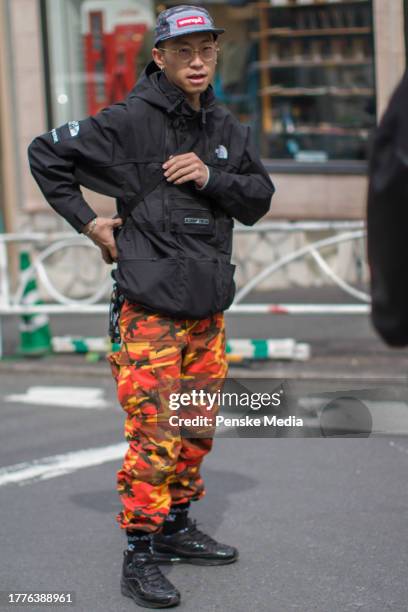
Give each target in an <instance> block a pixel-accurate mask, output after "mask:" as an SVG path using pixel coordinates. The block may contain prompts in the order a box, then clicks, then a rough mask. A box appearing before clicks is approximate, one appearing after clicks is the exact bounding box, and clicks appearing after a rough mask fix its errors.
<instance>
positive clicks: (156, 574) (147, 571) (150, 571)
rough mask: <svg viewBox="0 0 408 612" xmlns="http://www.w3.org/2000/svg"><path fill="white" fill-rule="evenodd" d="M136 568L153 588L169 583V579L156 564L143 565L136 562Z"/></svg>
mask: <svg viewBox="0 0 408 612" xmlns="http://www.w3.org/2000/svg"><path fill="white" fill-rule="evenodd" d="M134 563H135V565H136V567H137V568H138V570H139V571H140V573H141V574H142V575H143V576H144V577H145V578H146V579H147V581H148V582H149V584H151V585H152V586H153V587H160V586H164V584H167V583H168V580H167V578H166V577H165V576H164V574H163V573H162V571H161V570H160V568H159V567H158V566H157V565H155V564H154V563H143V562H137V561H136V560H135V561H134Z"/></svg>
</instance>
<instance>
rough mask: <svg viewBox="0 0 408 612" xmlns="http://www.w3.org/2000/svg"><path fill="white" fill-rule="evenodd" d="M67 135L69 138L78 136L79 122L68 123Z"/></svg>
mask: <svg viewBox="0 0 408 612" xmlns="http://www.w3.org/2000/svg"><path fill="white" fill-rule="evenodd" d="M68 128H69V133H70V134H71V136H78V134H79V121H69V122H68Z"/></svg>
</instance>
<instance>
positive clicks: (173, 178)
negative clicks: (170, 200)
mask: <svg viewBox="0 0 408 612" xmlns="http://www.w3.org/2000/svg"><path fill="white" fill-rule="evenodd" d="M162 167H163V169H164V176H165V177H166V178H167V180H168V181H169V182H170V183H174V184H175V185H181V184H182V183H186V182H187V181H194V182H195V184H196V185H197V187H198V188H201V187H202V186H203V185H204V184H205V183H206V182H207V179H208V168H207V166H206V165H205V164H204V162H202V161H201V159H200V158H199V157H197V155H196V154H195V153H184V154H183V155H170V157H169V159H168V160H167V161H166V163H165V164H163V166H162Z"/></svg>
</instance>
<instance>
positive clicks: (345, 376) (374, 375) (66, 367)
mask: <svg viewBox="0 0 408 612" xmlns="http://www.w3.org/2000/svg"><path fill="white" fill-rule="evenodd" d="M254 365H255V364H253V363H252V364H251V366H250V367H246V364H245V365H243V366H240V367H237V366H230V367H229V370H228V377H229V378H263V379H267V378H273V379H298V380H339V381H340V380H341V381H355V382H356V383H359V384H361V383H364V381H371V382H378V381H381V382H384V381H394V382H404V383H406V382H407V375H406V374H405V373H401V374H399V373H398V372H395V369H394V370H393V371H389V372H385V371H382V372H373V371H372V370H371V371H370V370H367V371H365V370H359V371H358V375H356V371H355V368H350V369H348V368H341V367H337V368H336V367H335V366H332V367H329V368H326V369H323V368H322V367H321V366H320V364H316V365H308V366H307V367H305V366H304V365H303V364H302V365H301V366H300V369H299V370H297V369H295V368H291V367H290V365H289V364H285V363H282V364H281V363H274V364H271V366H270V367H268V368H267V369H263V368H260V367H259V364H256V365H257V367H256V369H255V368H254ZM298 365H299V364H298ZM17 373H24V374H27V375H29V374H33V375H36V374H41V375H48V374H51V375H61V376H72V377H78V378H83V377H93V378H106V376H108V377H110V376H111V370H110V367H109V363H108V362H107V361H106V362H101V363H100V364H99V365H91V364H88V363H86V362H81V363H77V364H67V363H61V364H58V363H55V360H54V362H52V361H50V360H48V359H47V360H45V361H40V360H37V359H35V360H33V359H27V361H11V360H10V361H0V374H17Z"/></svg>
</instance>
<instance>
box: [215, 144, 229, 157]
mask: <svg viewBox="0 0 408 612" xmlns="http://www.w3.org/2000/svg"><path fill="white" fill-rule="evenodd" d="M215 154H216V156H217V157H218V159H228V149H227V147H225V146H224V145H218V147H217V148H216V149H215Z"/></svg>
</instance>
